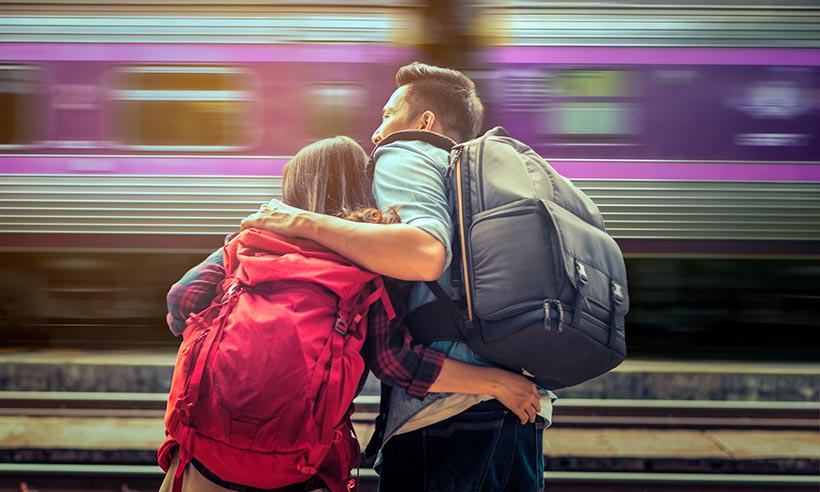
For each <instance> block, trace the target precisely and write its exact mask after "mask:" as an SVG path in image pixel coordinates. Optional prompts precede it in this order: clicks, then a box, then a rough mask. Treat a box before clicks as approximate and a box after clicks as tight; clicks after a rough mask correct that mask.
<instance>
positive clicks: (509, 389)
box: [491, 368, 541, 425]
mask: <svg viewBox="0 0 820 492" xmlns="http://www.w3.org/2000/svg"><path fill="white" fill-rule="evenodd" d="M491 369H492V371H494V374H493V379H494V381H495V383H496V384H495V389H494V391H493V392H492V393H491V394H492V396H494V397H495V398H496V399H497V400H498V401H500V402H501V403H502V404H503V405H504V406H505V407H507V408H509V409H510V410H511V411H512V412H513V413H514V414H516V415H517V416H518V418H519V419H520V420H521V424H522V425H523V424H526V423H527V422H535V416H536V415H537V414H538V412H540V411H541V395H539V394H538V387H537V386H536V385H535V383H533V382H532V381H530V380H529V379H527V378H525V377H524V376H521V375H519V374H516V373H514V372H510V371H506V370H504V369H497V368H491Z"/></svg>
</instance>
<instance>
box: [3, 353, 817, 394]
mask: <svg viewBox="0 0 820 492" xmlns="http://www.w3.org/2000/svg"><path fill="white" fill-rule="evenodd" d="M175 357H176V351H174V350H169V349H168V348H158V349H156V350H154V351H149V350H145V349H143V350H139V351H87V350H72V349H53V350H42V349H41V350H27V349H14V348H6V349H0V391H103V392H123V391H126V392H134V393H155V392H160V393H161V392H166V391H168V388H170V385H171V377H172V375H173V368H174V361H175ZM378 388H379V385H378V382H377V381H376V380H375V379H374V378H372V376H371V378H370V379H369V380H368V383H367V384H366V386H365V388H364V392H363V394H365V395H376V394H378ZM556 393H557V394H558V396H559V397H560V398H594V399H643V400H655V399H666V400H737V401H802V402H818V401H820V364H818V363H806V362H795V363H789V362H733V361H718V360H650V359H634V358H632V359H627V360H626V361H625V362H624V363H623V364H621V365H620V366H619V367H617V368H616V369H615V370H613V371H611V372H610V373H608V374H604V375H603V376H600V377H598V378H595V379H593V380H591V381H587V382H586V383H583V384H580V385H578V386H574V387H572V388H566V389H563V390H559V391H557V392H556Z"/></svg>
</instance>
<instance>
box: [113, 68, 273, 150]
mask: <svg viewBox="0 0 820 492" xmlns="http://www.w3.org/2000/svg"><path fill="white" fill-rule="evenodd" d="M256 82H257V81H256V78H255V77H254V76H253V74H251V73H249V72H247V71H244V70H239V69H234V68H227V67H132V68H126V69H121V70H118V71H117V72H115V73H113V74H112V76H111V77H110V79H109V83H108V89H109V91H108V112H107V118H108V125H107V126H108V128H109V131H110V132H111V139H112V140H114V141H115V142H116V143H118V144H120V145H122V146H126V147H129V148H135V149H141V148H145V149H149V148H150V149H165V150H195V151H214V150H238V149H241V148H246V147H248V146H250V145H251V144H253V143H254V141H255V139H256V135H257V128H258V127H259V124H258V121H257V120H258V106H259V105H258V99H259V96H258V91H257V89H256Z"/></svg>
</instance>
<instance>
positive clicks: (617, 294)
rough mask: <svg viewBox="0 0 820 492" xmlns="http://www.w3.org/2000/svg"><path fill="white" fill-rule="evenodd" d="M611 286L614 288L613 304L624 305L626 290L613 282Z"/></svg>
mask: <svg viewBox="0 0 820 492" xmlns="http://www.w3.org/2000/svg"><path fill="white" fill-rule="evenodd" d="M609 285H610V287H611V288H612V302H614V303H615V304H622V303H623V302H624V289H623V287H621V284H619V283H618V282H616V281H614V280H613V281H612V282H610V284H609Z"/></svg>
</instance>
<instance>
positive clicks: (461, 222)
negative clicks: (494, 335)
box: [454, 147, 473, 321]
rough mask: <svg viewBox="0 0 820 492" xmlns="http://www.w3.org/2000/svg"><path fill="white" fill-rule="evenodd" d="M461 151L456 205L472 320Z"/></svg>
mask: <svg viewBox="0 0 820 492" xmlns="http://www.w3.org/2000/svg"><path fill="white" fill-rule="evenodd" d="M461 151H462V147H459V148H458V149H457V151H456V154H455V156H454V159H455V166H456V168H455V169H456V198H457V199H456V202H457V203H458V234H459V237H460V238H461V271H462V274H463V275H464V285H465V287H466V288H465V289H464V291H465V292H466V293H467V299H466V301H467V319H468V320H469V321H472V320H473V299H472V296H471V295H470V286H471V283H470V272H469V270H468V269H467V238H466V231H465V230H464V194H463V190H462V188H461Z"/></svg>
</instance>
